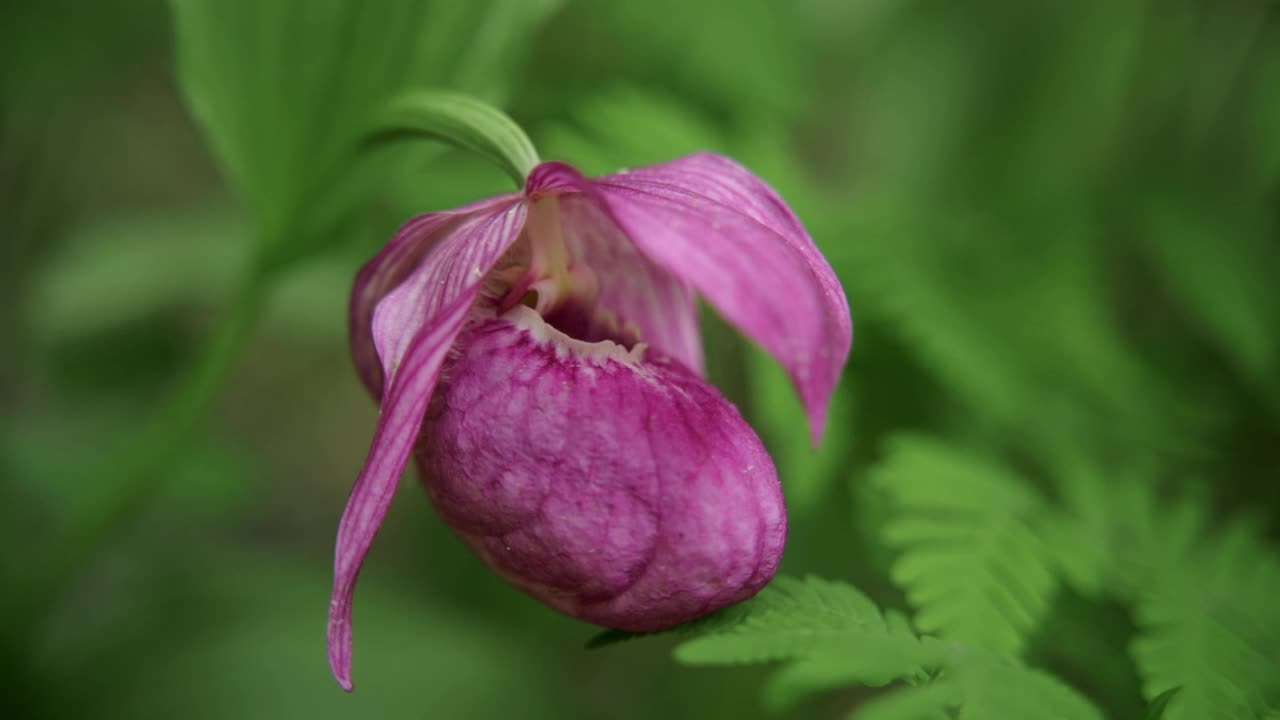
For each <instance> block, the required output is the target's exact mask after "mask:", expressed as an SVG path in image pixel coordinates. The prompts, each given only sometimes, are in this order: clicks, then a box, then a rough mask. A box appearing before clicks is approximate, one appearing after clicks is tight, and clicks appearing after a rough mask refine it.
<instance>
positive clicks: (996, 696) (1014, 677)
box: [851, 652, 1102, 720]
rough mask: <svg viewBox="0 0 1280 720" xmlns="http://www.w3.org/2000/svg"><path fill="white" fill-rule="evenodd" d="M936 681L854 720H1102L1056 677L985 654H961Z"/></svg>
mask: <svg viewBox="0 0 1280 720" xmlns="http://www.w3.org/2000/svg"><path fill="white" fill-rule="evenodd" d="M948 663H949V664H948V666H947V669H946V670H945V671H944V672H943V675H942V676H941V677H940V678H939V679H938V680H936V681H934V682H932V683H930V684H929V685H926V686H924V687H918V688H908V689H904V690H899V691H897V692H894V693H890V694H888V695H885V696H882V697H880V698H877V699H876V700H873V701H871V702H869V703H867V704H865V705H864V706H863V707H861V708H859V709H858V711H856V712H855V713H854V714H853V715H852V716H851V718H852V720H915V719H916V718H928V719H930V720H932V719H933V718H945V717H951V716H950V715H947V714H945V713H946V711H947V709H948V708H958V709H959V714H958V715H957V716H956V717H958V718H959V720H991V719H992V718H1001V719H1003V718H1011V719H1012V718H1017V720H1102V713H1101V712H1099V711H1098V709H1097V708H1096V707H1094V706H1093V704H1092V703H1090V702H1089V701H1088V700H1086V699H1084V698H1083V697H1082V696H1081V695H1080V694H1079V693H1077V692H1076V691H1074V690H1072V689H1071V688H1069V687H1067V686H1066V685H1063V684H1062V683H1061V682H1059V681H1058V680H1057V679H1055V678H1054V677H1053V676H1051V675H1048V674H1046V673H1043V672H1040V671H1039V670H1035V669H1032V668H1027V667H1022V666H1020V665H1013V664H1009V663H1007V662H1004V661H1002V660H1000V659H998V658H995V657H992V656H989V655H986V654H981V653H980V654H977V655H973V654H969V653H964V652H960V653H958V654H956V655H953V656H952V657H951V658H949V660H948Z"/></svg>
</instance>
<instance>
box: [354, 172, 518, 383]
mask: <svg viewBox="0 0 1280 720" xmlns="http://www.w3.org/2000/svg"><path fill="white" fill-rule="evenodd" d="M513 198H514V196H512V195H506V196H501V197H496V198H489V199H487V200H481V201H480V202H476V203H472V204H470V205H467V206H465V207H461V208H458V209H456V210H446V211H443V212H433V213H426V214H425V215H419V216H417V217H415V218H413V219H411V220H409V221H408V222H406V223H405V224H404V225H402V226H401V227H400V229H399V230H397V231H396V234H395V235H394V236H392V238H391V240H390V242H388V243H387V244H386V245H385V246H384V247H383V248H382V250H380V251H379V252H378V254H377V255H375V256H373V258H372V259H370V260H369V262H367V263H365V264H364V266H363V267H361V268H360V271H359V272H358V273H356V279H355V283H354V285H353V287H352V290H351V303H350V305H349V314H348V323H349V328H348V329H349V331H350V334H351V356H352V359H353V360H354V361H355V365H356V371H357V372H359V373H360V379H361V380H363V381H364V384H365V387H366V388H368V389H369V392H370V393H372V394H373V396H374V397H375V398H377V399H381V398H382V393H383V377H382V366H381V364H380V363H379V362H378V351H377V348H375V347H374V344H373V309H374V308H375V307H376V306H377V305H378V303H379V302H380V301H381V300H382V298H384V297H386V295H387V293H389V292H391V291H392V290H393V289H395V288H396V287H397V286H398V285H399V284H400V283H402V282H404V279H405V278H407V277H408V276H409V274H410V273H412V272H413V271H414V269H415V268H417V266H418V263H419V262H421V261H422V258H423V257H424V256H425V255H426V254H427V251H428V250H430V249H431V248H432V247H434V245H435V244H436V242H438V241H439V240H440V239H441V238H442V237H444V236H445V235H446V234H447V233H448V232H449V230H450V229H451V228H452V227H453V225H454V224H455V223H457V222H459V221H460V220H462V219H463V218H465V217H467V216H470V215H473V214H475V213H482V212H486V211H489V210H492V209H494V208H498V207H502V206H504V205H507V204H510V203H511V201H512V199H513Z"/></svg>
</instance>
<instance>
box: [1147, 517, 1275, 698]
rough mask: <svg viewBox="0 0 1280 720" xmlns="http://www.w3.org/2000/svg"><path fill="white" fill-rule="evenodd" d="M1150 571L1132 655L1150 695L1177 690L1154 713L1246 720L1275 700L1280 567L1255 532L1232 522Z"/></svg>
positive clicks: (1148, 695) (1242, 524)
mask: <svg viewBox="0 0 1280 720" xmlns="http://www.w3.org/2000/svg"><path fill="white" fill-rule="evenodd" d="M1174 515H1176V514H1174ZM1156 565H1157V568H1158V570H1157V572H1156V573H1154V574H1153V576H1152V577H1151V579H1150V580H1149V581H1148V582H1147V583H1146V585H1145V587H1144V588H1142V589H1141V590H1140V591H1139V593H1138V596H1137V602H1136V605H1135V616H1136V620H1137V623H1138V626H1139V629H1140V635H1139V636H1138V638H1137V639H1135V640H1134V642H1133V645H1132V648H1131V651H1132V654H1133V657H1134V660H1135V662H1136V663H1137V665H1138V670H1139V672H1140V674H1141V675H1142V677H1143V691H1144V694H1145V695H1146V697H1147V698H1148V699H1154V698H1157V697H1159V696H1160V695H1162V694H1163V693H1166V692H1168V691H1169V690H1172V689H1174V688H1180V689H1179V690H1178V692H1177V693H1176V694H1175V695H1173V696H1172V697H1171V698H1170V699H1169V701H1168V705H1167V707H1166V708H1165V710H1164V713H1163V715H1162V716H1161V717H1162V718H1164V720H1193V719H1194V720H1227V719H1228V718H1253V717H1259V716H1261V715H1262V714H1263V713H1264V712H1265V711H1266V710H1267V709H1268V708H1270V707H1275V706H1276V705H1277V703H1280V672H1277V668H1280V602H1277V598H1280V562H1278V561H1277V559H1276V556H1275V554H1274V552H1273V551H1271V550H1270V549H1269V548H1267V547H1266V546H1265V544H1264V543H1263V541H1262V539H1261V538H1260V537H1259V534H1258V533H1257V532H1256V530H1255V529H1254V528H1253V527H1252V526H1251V525H1249V524H1247V523H1244V522H1237V523H1235V524H1233V525H1231V526H1230V527H1228V528H1227V529H1226V530H1225V531H1224V532H1221V533H1219V534H1218V535H1216V536H1214V537H1211V538H1210V539H1209V541H1208V542H1206V543H1202V544H1201V545H1200V546H1199V547H1197V548H1194V549H1192V550H1190V551H1189V552H1188V553H1187V554H1186V555H1185V556H1184V557H1183V558H1182V559H1181V562H1178V563H1172V562H1165V563H1157V564H1156Z"/></svg>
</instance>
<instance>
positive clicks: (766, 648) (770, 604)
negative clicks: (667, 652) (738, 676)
mask: <svg viewBox="0 0 1280 720" xmlns="http://www.w3.org/2000/svg"><path fill="white" fill-rule="evenodd" d="M735 608H736V610H737V612H738V613H739V614H738V616H737V621H736V622H733V623H719V624H717V625H715V626H711V627H708V628H707V629H706V631H705V632H703V633H701V634H699V636H698V637H695V638H693V639H692V640H688V641H686V642H684V643H683V644H681V645H679V646H678V647H677V648H676V649H675V657H676V659H677V660H679V661H680V662H683V663H686V664H690V665H725V664H743V663H757V662H768V661H770V660H785V659H791V658H797V657H803V656H805V655H808V654H810V653H812V652H814V651H816V650H819V649H829V648H831V647H832V646H833V644H838V643H840V642H845V641H847V642H849V643H854V644H856V643H859V642H865V641H866V640H867V639H884V640H885V641H886V643H887V642H888V641H889V639H890V638H893V639H896V640H899V641H900V643H901V644H903V645H907V644H916V645H918V643H917V642H916V640H915V638H909V639H908V638H903V637H902V636H900V635H893V636H891V635H890V633H889V629H888V627H887V626H886V625H885V622H884V618H883V617H882V616H881V615H880V610H879V608H877V607H876V606H875V604H874V603H872V602H871V600H869V599H868V598H867V596H865V595H863V594H862V593H861V592H859V591H858V590H857V589H856V588H854V587H853V586H852V585H847V584H845V583H840V582H834V581H831V580H824V579H822V578H817V577H812V576H811V577H808V578H805V579H804V580H798V579H795V578H789V577H778V578H775V579H774V580H773V582H772V583H770V584H769V585H768V586H767V587H765V589H763V590H761V591H760V593H759V594H758V595H756V596H755V597H754V598H752V599H750V600H748V601H746V602H745V603H741V604H739V605H737V606H735Z"/></svg>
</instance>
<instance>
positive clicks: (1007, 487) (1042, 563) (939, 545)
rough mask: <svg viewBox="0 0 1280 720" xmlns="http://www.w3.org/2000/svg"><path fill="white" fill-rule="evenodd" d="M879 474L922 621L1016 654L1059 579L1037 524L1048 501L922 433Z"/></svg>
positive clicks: (898, 568)
mask: <svg viewBox="0 0 1280 720" xmlns="http://www.w3.org/2000/svg"><path fill="white" fill-rule="evenodd" d="M873 482H875V483H876V484H877V486H878V487H880V488H881V489H883V490H884V491H885V492H886V493H887V494H888V496H889V498H890V501H891V504H892V506H893V511H892V514H891V516H890V519H889V520H888V522H887V523H886V524H885V527H884V530H883V535H884V538H885V541H886V542H887V543H888V544H889V545H890V546H892V547H894V548H896V549H898V550H899V551H900V552H901V554H900V556H899V558H898V560H897V561H896V562H895V563H894V565H893V568H892V570H891V576H892V579H893V581H894V582H895V583H896V584H898V585H899V586H901V587H902V588H903V589H904V590H905V591H906V593H907V599H908V600H909V601H910V602H911V604H912V605H913V606H914V607H915V608H916V610H917V614H916V627H918V628H919V629H920V630H921V631H923V632H926V633H936V634H937V635H939V636H940V637H942V638H943V639H946V640H956V641H961V642H965V643H971V644H973V645H975V646H978V647H982V648H985V649H987V650H989V651H991V652H993V653H995V654H997V655H1000V656H1005V657H1013V656H1016V655H1017V654H1018V653H1019V652H1020V651H1021V649H1022V646H1023V641H1024V639H1025V637H1026V635H1027V634H1028V633H1029V632H1030V631H1031V630H1032V629H1034V628H1035V627H1036V625H1037V624H1038V623H1039V622H1040V620H1041V618H1043V616H1044V614H1045V612H1046V610H1047V609H1048V604H1049V598H1050V595H1051V594H1052V593H1053V591H1054V589H1055V587H1056V584H1057V581H1056V578H1055V576H1054V573H1053V571H1052V569H1051V566H1052V559H1051V557H1050V555H1049V553H1048V552H1047V551H1046V549H1045V548H1044V547H1043V545H1042V543H1041V541H1040V539H1039V537H1038V536H1037V534H1036V533H1035V532H1033V531H1032V527H1031V525H1030V524H1029V523H1030V522H1032V521H1033V520H1034V518H1035V517H1036V515H1037V513H1039V512H1040V511H1041V505H1042V503H1041V501H1040V499H1039V498H1038V497H1037V496H1036V495H1035V494H1034V493H1033V492H1031V491H1030V490H1029V489H1028V488H1027V487H1026V486H1025V484H1023V483H1020V482H1019V481H1018V479H1017V478H1015V477H1012V476H1010V475H1009V473H1008V472H1007V471H1005V470H1004V469H1003V468H1001V467H999V466H997V465H994V464H992V463H991V462H989V461H987V460H984V459H982V458H978V457H974V456H972V455H970V454H967V453H963V452H960V451H957V450H956V449H954V448H952V447H949V446H947V445H945V444H942V443H938V442H934V441H931V440H926V439H923V438H916V437H898V438H895V439H894V440H893V441H891V446H890V449H889V453H888V456H887V458H886V459H885V460H884V461H883V462H882V463H881V464H880V465H879V466H878V467H877V468H876V469H875V470H873Z"/></svg>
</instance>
